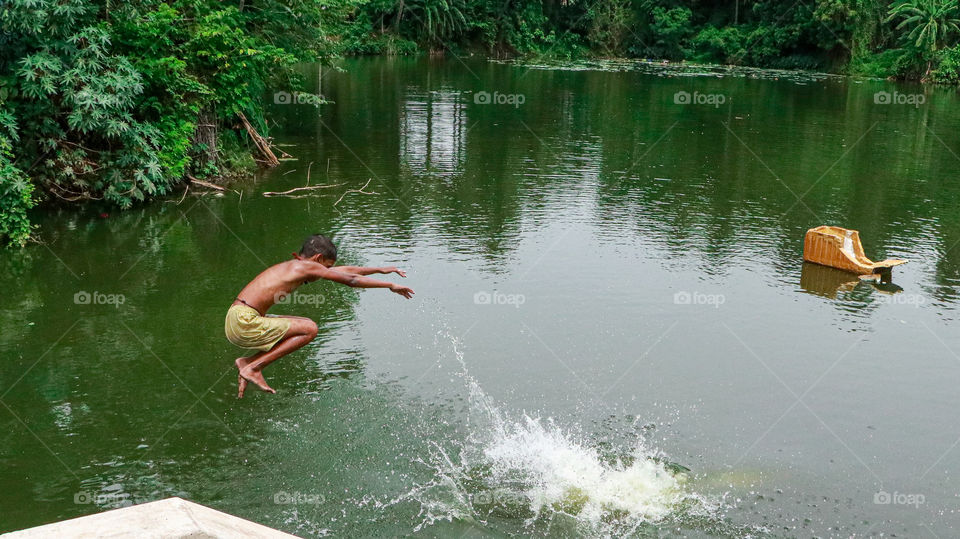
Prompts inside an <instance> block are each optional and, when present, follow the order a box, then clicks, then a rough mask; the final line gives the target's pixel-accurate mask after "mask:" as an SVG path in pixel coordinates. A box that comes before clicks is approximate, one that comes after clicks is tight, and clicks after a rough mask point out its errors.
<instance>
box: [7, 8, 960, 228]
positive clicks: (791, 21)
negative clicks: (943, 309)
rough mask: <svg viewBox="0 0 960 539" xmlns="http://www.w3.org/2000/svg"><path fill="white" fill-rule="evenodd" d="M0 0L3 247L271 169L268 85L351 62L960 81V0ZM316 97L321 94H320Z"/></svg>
mask: <svg viewBox="0 0 960 539" xmlns="http://www.w3.org/2000/svg"><path fill="white" fill-rule="evenodd" d="M788 4H790V3H789V2H786V3H784V2H777V1H776V0H758V1H747V0H733V1H728V2H699V1H695V0H663V1H651V0H593V1H582V0H559V1H557V0H508V1H507V2H492V1H490V0H321V1H314V0H287V1H279V0H227V1H222V2H221V1H219V0H173V1H158V0H142V1H137V2H109V1H108V0H7V1H5V2H3V3H2V4H0V244H6V245H14V246H22V245H24V244H26V243H27V242H28V241H29V240H30V237H31V235H32V234H33V233H34V231H35V227H34V225H32V224H31V222H30V218H29V212H30V211H31V210H32V209H34V208H35V207H36V206H38V205H41V204H45V203H52V202H55V201H66V202H77V201H85V200H103V201H106V202H107V203H110V204H113V205H116V206H119V207H121V208H127V207H130V206H132V205H134V204H136V203H139V202H142V201H146V200H149V199H151V198H155V197H159V196H164V195H169V194H171V193H173V192H174V190H175V189H179V188H180V187H181V186H183V184H184V183H185V182H188V181H191V180H192V181H195V182H206V183H222V182H223V181H225V180H226V179H229V178H231V177H236V176H242V175H245V174H249V172H250V171H252V170H254V169H255V168H256V167H257V166H271V165H275V164H276V162H277V157H276V156H275V155H273V152H272V151H271V145H270V144H269V124H268V121H267V120H268V119H267V118H266V117H265V116H264V96H266V95H267V94H268V91H273V90H274V89H276V88H289V89H291V90H295V89H297V88H302V87H303V86H304V82H305V81H304V80H303V77H302V76H301V75H299V74H298V72H297V70H296V69H295V67H296V65H298V64H300V63H303V62H312V61H321V62H322V61H325V60H328V59H332V58H337V57H342V56H349V55H418V54H429V55H443V54H446V53H450V54H451V55H453V54H456V55H471V54H480V55H483V56H486V57H489V58H549V59H560V60H578V59H595V58H625V59H634V60H635V59H647V60H662V61H668V62H692V63H699V64H710V65H717V64H719V65H737V66H750V67H759V68H773V69H796V70H809V71H823V72H830V73H837V74H845V75H854V76H864V77H874V78H893V79H900V80H911V81H920V82H928V83H937V84H951V85H956V84H958V83H960V44H958V43H960V8H958V0H906V1H903V0H900V1H893V2H888V1H885V0H812V1H811V2H797V3H794V4H793V5H788ZM317 105H318V106H320V105H321V103H317Z"/></svg>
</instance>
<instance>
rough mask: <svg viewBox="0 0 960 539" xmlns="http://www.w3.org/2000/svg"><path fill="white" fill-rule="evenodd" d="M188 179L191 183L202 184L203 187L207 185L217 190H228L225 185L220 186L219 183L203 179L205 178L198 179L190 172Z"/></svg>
mask: <svg viewBox="0 0 960 539" xmlns="http://www.w3.org/2000/svg"><path fill="white" fill-rule="evenodd" d="M187 179H188V180H190V183H195V184H197V185H199V186H201V187H207V188H209V189H216V190H217V191H226V188H225V187H220V186H219V185H217V184H215V183H210V182H205V181H203V180H198V179H196V178H194V177H193V176H190V175H189V174H188V175H187Z"/></svg>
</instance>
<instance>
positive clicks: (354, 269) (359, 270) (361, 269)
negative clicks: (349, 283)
mask: <svg viewBox="0 0 960 539" xmlns="http://www.w3.org/2000/svg"><path fill="white" fill-rule="evenodd" d="M330 269H332V270H336V271H343V272H346V273H355V274H357V275H373V274H374V273H383V274H384V275H386V274H389V273H396V274H397V275H399V276H401V277H406V276H407V272H405V271H403V270H402V269H399V268H397V267H394V266H388V267H384V268H372V267H366V266H333V267H331V268H330Z"/></svg>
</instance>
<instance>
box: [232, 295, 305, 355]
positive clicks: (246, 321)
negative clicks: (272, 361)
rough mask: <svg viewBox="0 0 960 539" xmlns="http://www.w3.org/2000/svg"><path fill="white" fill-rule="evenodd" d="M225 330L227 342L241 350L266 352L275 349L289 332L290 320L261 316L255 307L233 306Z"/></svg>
mask: <svg viewBox="0 0 960 539" xmlns="http://www.w3.org/2000/svg"><path fill="white" fill-rule="evenodd" d="M223 330H224V332H225V333H226V334H227V340H228V341H230V342H232V343H233V344H235V345H237V346H239V347H240V348H249V349H251V350H261V351H263V352H266V351H268V350H270V349H271V348H273V346H274V345H275V344H277V342H279V341H280V339H282V338H283V336H284V335H286V334H287V331H289V330H290V320H289V319H288V318H281V317H278V316H261V315H260V313H258V312H257V310H256V309H254V308H253V307H248V306H246V305H231V306H230V309H229V310H227V319H226V320H225V321H224V324H223Z"/></svg>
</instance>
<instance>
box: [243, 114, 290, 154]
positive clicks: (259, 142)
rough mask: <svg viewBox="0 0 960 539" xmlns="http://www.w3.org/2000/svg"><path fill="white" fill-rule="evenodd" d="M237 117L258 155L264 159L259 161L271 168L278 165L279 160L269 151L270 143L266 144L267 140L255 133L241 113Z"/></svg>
mask: <svg viewBox="0 0 960 539" xmlns="http://www.w3.org/2000/svg"><path fill="white" fill-rule="evenodd" d="M237 116H239V117H240V121H241V122H243V127H244V129H246V130H247V134H249V135H250V138H251V139H253V143H254V144H255V145H256V146H257V149H259V150H260V153H262V154H263V156H264V157H265V158H266V161H261V162H263V163H266V164H267V165H269V166H271V167H275V166H277V165H279V164H280V160H279V159H277V156H276V155H274V154H273V151H272V150H270V143H269V142H267V139H265V138H263V136H262V135H261V134H260V133H257V130H256V129H254V128H253V126H252V125H250V122H249V121H247V117H246V116H244V115H243V113H242V112H238V113H237Z"/></svg>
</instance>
